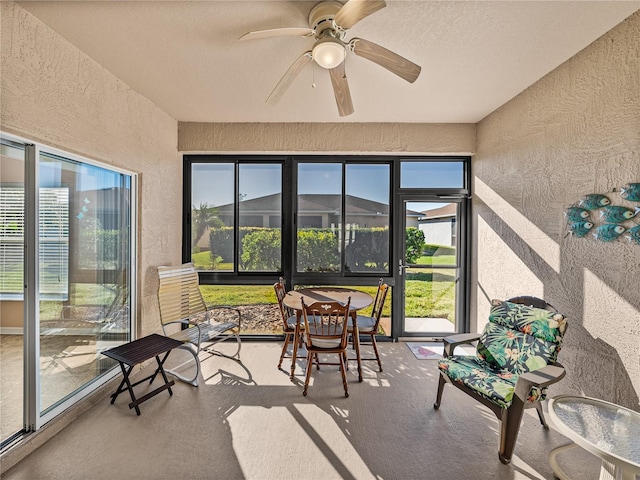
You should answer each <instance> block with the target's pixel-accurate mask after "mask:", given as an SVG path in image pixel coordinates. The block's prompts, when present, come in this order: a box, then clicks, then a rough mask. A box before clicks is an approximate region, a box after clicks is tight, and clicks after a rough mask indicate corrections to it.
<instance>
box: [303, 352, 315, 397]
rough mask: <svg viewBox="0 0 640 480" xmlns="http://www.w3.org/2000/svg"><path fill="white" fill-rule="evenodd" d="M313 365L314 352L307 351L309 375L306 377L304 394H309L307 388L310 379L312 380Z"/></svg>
mask: <svg viewBox="0 0 640 480" xmlns="http://www.w3.org/2000/svg"><path fill="white" fill-rule="evenodd" d="M312 366H313V353H311V352H307V375H306V377H305V379H304V390H303V391H302V395H304V396H305V397H306V396H307V390H308V389H309V381H310V380H311V367H312Z"/></svg>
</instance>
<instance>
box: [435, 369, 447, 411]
mask: <svg viewBox="0 0 640 480" xmlns="http://www.w3.org/2000/svg"><path fill="white" fill-rule="evenodd" d="M445 383H447V382H446V380H445V379H444V377H443V376H442V373H441V374H440V376H439V377H438V395H437V396H436V403H434V404H433V408H435V409H436V410H437V409H439V408H440V402H441V401H442V391H443V390H444V384H445Z"/></svg>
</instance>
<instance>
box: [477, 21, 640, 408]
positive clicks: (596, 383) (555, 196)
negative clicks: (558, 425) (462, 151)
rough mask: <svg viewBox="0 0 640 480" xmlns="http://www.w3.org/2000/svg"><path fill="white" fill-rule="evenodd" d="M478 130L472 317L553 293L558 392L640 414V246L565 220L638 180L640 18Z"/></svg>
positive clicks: (622, 26)
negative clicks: (580, 233) (505, 302)
mask: <svg viewBox="0 0 640 480" xmlns="http://www.w3.org/2000/svg"><path fill="white" fill-rule="evenodd" d="M477 136H478V149H477V150H478V153H477V156H476V157H475V159H474V162H473V173H474V200H473V215H474V217H473V223H474V225H473V227H474V236H475V238H474V241H473V245H474V251H473V261H472V264H473V265H475V266H476V267H475V268H474V273H473V285H472V297H473V301H472V304H473V307H472V310H473V311H472V322H473V319H475V318H481V319H485V318H486V316H487V313H488V311H489V299H490V298H506V297H509V296H513V295H516V294H532V295H537V296H542V297H544V298H546V299H547V301H549V302H550V303H552V304H553V305H555V306H556V307H557V308H558V310H560V311H561V312H562V313H564V314H565V315H567V316H568V321H569V330H568V332H567V336H566V341H565V347H564V349H563V351H562V353H561V354H560V361H561V362H562V363H564V364H565V365H566V366H567V371H568V374H567V378H566V379H565V380H564V381H563V382H561V383H560V384H558V385H557V386H554V387H553V390H552V394H559V393H573V394H584V395H588V396H594V397H599V398H603V399H605V400H609V401H613V402H616V403H619V404H622V405H625V406H627V407H630V408H634V409H636V410H640V408H639V405H638V396H639V395H640V246H637V245H630V244H629V243H626V242H616V243H611V244H606V243H601V242H596V241H594V240H593V237H591V238H590V239H578V238H575V237H573V236H568V237H567V236H565V233H566V229H565V220H564V218H563V212H564V209H565V207H567V206H569V205H571V204H572V203H574V202H576V201H577V200H578V199H579V198H580V197H581V196H582V195H584V194H588V193H604V192H611V191H612V190H613V189H614V188H618V189H619V188H620V187H621V186H622V185H624V184H626V183H627V182H640V13H636V14H634V15H632V16H631V17H629V18H628V19H627V20H626V21H624V22H623V23H621V24H620V25H619V26H617V27H616V28H615V29H613V30H612V31H610V32H609V33H607V34H606V35H604V36H603V37H602V38H600V39H598V40H597V41H596V42H594V43H593V44H592V45H590V46H589V47H587V48H586V49H585V50H583V51H582V52H580V53H579V54H578V55H576V56H575V57H573V58H572V59H570V60H568V61H567V62H566V63H565V64H563V65H561V66H560V67H559V68H557V69H556V70H554V71H553V72H551V73H550V74H549V75H547V76H545V77H544V78H542V79H541V80H540V81H538V82H537V83H536V84H534V85H533V86H532V87H530V88H529V89H527V90H526V91H525V92H523V93H522V94H520V95H519V96H517V97H516V98H514V99H513V100H511V101H510V102H508V103H507V104H506V105H504V106H503V107H501V108H500V109H499V110H497V111H496V112H494V113H492V114H491V115H489V116H488V117H487V118H485V119H484V120H483V121H482V122H480V123H479V124H478V132H477ZM611 195H612V198H615V196H616V195H618V194H617V193H613V194H611ZM479 328H482V325H479Z"/></svg>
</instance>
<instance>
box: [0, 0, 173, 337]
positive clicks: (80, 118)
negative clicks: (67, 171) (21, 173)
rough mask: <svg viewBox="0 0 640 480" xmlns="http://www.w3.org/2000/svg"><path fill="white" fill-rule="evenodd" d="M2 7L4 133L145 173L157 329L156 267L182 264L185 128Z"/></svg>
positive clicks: (147, 282)
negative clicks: (181, 133)
mask: <svg viewBox="0 0 640 480" xmlns="http://www.w3.org/2000/svg"><path fill="white" fill-rule="evenodd" d="M0 3H1V5H0V8H1V16H2V26H1V30H2V31H1V35H2V37H1V41H0V47H1V55H2V56H1V62H2V63H1V64H0V67H1V73H2V75H1V79H2V83H1V87H0V88H1V91H0V107H1V112H2V113H1V117H0V129H1V130H2V131H4V132H7V133H13V134H16V135H19V136H22V137H24V138H27V139H29V140H33V141H39V142H42V143H44V144H46V145H51V146H54V147H57V148H60V149H62V150H66V151H69V152H73V153H77V154H79V155H83V156H86V157H88V158H92V159H95V160H98V161H101V162H104V163H108V164H112V165H114V166H116V167H120V168H124V169H127V170H129V171H132V172H135V173H138V174H139V177H138V179H139V192H138V193H139V195H138V197H139V221H138V225H139V239H140V240H139V247H138V267H139V278H138V281H139V285H140V290H139V298H138V305H139V306H140V307H141V308H139V312H138V319H139V321H140V319H142V320H143V325H141V326H140V327H141V328H140V330H139V332H138V334H139V335H144V334H148V333H150V332H151V331H153V330H157V329H158V328H159V326H158V325H159V324H158V318H157V306H156V303H157V302H156V299H155V287H156V286H155V280H154V279H155V273H154V272H155V271H154V267H156V266H158V265H161V264H169V263H179V262H180V260H181V253H180V248H181V247H180V245H181V208H180V205H181V204H182V197H181V189H182V184H181V181H180V179H181V177H182V167H181V162H180V158H179V156H178V153H177V142H178V139H177V122H176V121H175V120H174V119H173V118H171V117H170V116H169V115H167V114H166V113H164V112H163V111H161V110H160V109H158V108H157V107H156V106H155V105H153V104H152V103H151V102H149V101H148V100H147V99H145V98H144V97H142V96H141V95H139V94H138V93H136V92H135V91H133V90H132V89H131V88H129V87H128V86H127V85H126V84H124V83H123V82H122V81H120V80H118V79H117V78H116V77H114V76H113V75H112V74H110V73H109V72H108V71H106V70H105V69H104V68H103V67H101V66H100V65H98V64H97V63H96V62H94V61H93V60H92V59H90V58H89V57H87V56H86V55H84V54H83V53H82V52H80V51H79V50H78V49H76V48H75V47H73V46H72V45H71V44H69V43H68V42H67V41H66V40H64V39H63V38H61V37H60V36H59V35H58V34H57V33H55V32H54V31H53V30H51V29H50V28H49V27H48V26H46V25H44V24H43V23H41V22H40V21H39V20H37V19H36V18H35V17H33V16H31V14H29V13H28V12H26V11H25V10H24V9H22V8H21V7H20V6H18V5H16V4H14V3H13V2H4V1H3V2H0ZM147 312H148V313H149V314H147V315H145V313H147Z"/></svg>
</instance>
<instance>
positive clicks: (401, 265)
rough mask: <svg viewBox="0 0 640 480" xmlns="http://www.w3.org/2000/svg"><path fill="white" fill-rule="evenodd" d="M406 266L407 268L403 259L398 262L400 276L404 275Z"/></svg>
mask: <svg viewBox="0 0 640 480" xmlns="http://www.w3.org/2000/svg"><path fill="white" fill-rule="evenodd" d="M405 268H407V266H406V265H404V264H403V263H402V260H400V261H399V262H398V275H400V276H402V275H404V269H405Z"/></svg>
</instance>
